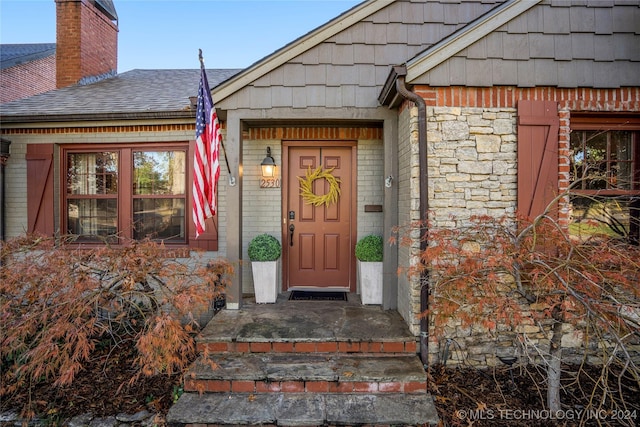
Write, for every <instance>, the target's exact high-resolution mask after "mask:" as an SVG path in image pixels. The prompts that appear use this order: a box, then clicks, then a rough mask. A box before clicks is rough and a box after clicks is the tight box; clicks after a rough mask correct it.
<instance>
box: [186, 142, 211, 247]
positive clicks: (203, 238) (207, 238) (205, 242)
mask: <svg viewBox="0 0 640 427" xmlns="http://www.w3.org/2000/svg"><path fill="white" fill-rule="evenodd" d="M194 150H195V141H191V142H189V159H190V160H191V161H190V165H191V166H190V168H189V171H187V174H188V175H189V187H188V188H187V194H188V195H189V196H188V197H187V209H186V211H187V223H188V224H189V247H190V248H192V249H203V250H205V251H217V250H218V215H214V217H213V218H209V219H207V221H206V222H205V225H206V227H205V232H204V233H202V234H201V235H200V236H198V238H197V239H196V225H195V223H194V222H193V215H192V209H193V155H194ZM216 197H218V195H217V194H216Z"/></svg>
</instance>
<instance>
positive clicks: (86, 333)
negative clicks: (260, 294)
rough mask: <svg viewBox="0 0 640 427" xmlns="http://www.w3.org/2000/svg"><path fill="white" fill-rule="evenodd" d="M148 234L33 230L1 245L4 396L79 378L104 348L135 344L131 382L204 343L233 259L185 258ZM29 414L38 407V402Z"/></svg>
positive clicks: (185, 358) (164, 370) (180, 365)
mask: <svg viewBox="0 0 640 427" xmlns="http://www.w3.org/2000/svg"><path fill="white" fill-rule="evenodd" d="M173 255H174V254H172V252H171V251H170V250H168V249H167V248H166V247H164V246H163V245H162V244H159V243H156V242H151V241H141V242H135V241H132V242H127V244H126V245H122V246H117V247H114V246H109V245H106V246H102V247H95V248H86V247H82V246H78V245H74V244H68V242H67V241H65V240H64V239H60V238H58V239H53V238H45V237H38V236H26V237H22V238H18V239H14V240H11V241H8V242H6V243H4V244H3V245H2V248H1V252H0V260H1V263H2V264H1V265H0V321H1V322H2V325H3V327H2V328H1V329H0V344H1V345H0V357H1V361H2V388H0V396H1V397H2V398H3V399H4V398H9V397H11V396H19V395H23V394H25V393H29V391H30V390H31V389H32V388H33V387H35V386H37V385H38V384H40V383H42V382H52V383H53V385H54V386H63V385H68V384H71V383H72V382H73V380H74V378H75V376H76V374H77V373H78V372H79V371H80V370H81V369H82V368H83V365H84V364H85V363H87V361H89V360H90V359H91V357H92V354H94V352H96V350H97V349H100V350H103V349H104V346H108V347H110V348H111V349H112V351H117V350H118V348H127V349H130V348H135V351H136V358H135V366H133V367H132V373H131V378H129V381H128V382H129V383H130V384H131V383H135V382H136V381H137V380H138V379H139V378H140V377H141V376H149V375H155V374H167V375H171V374H173V373H175V372H180V371H181V370H182V369H184V368H185V367H186V365H187V364H188V363H189V360H190V357H191V356H192V355H193V353H194V351H195V341H194V333H195V332H196V331H197V330H198V328H199V327H200V325H199V324H198V321H197V319H198V315H199V314H200V313H201V312H202V311H203V310H204V311H206V310H207V309H209V308H210V307H211V306H212V303H213V301H214V300H215V299H216V297H217V296H218V295H219V294H220V293H221V292H223V290H224V288H225V286H226V285H227V283H226V278H225V277H226V276H228V275H229V274H230V273H232V267H231V265H230V264H229V263H228V262H226V261H224V260H216V261H210V262H209V263H207V262H205V261H204V260H202V259H201V258H200V257H198V256H193V257H190V258H176V257H174V256H173ZM23 415H25V416H33V415H35V414H33V412H32V410H31V409H30V408H29V407H25V408H24V409H23Z"/></svg>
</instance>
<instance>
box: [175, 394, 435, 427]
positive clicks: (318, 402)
mask: <svg viewBox="0 0 640 427" xmlns="http://www.w3.org/2000/svg"><path fill="white" fill-rule="evenodd" d="M167 421H168V422H169V423H171V424H172V425H184V424H200V425H203V424H213V425H224V424H227V425H229V424H231V425H278V426H326V425H358V424H360V425H363V424H364V425H366V424H375V425H402V426H418V425H425V424H427V425H436V424H437V423H438V416H437V413H436V410H435V406H434V404H433V401H432V399H431V396H429V395H425V394H423V395H406V394H347V393H314V394H309V393H263V394H252V393H251V394H250V393H234V394H232V395H229V394H219V393H211V394H202V395H199V394H197V393H185V394H184V395H182V397H181V398H180V400H179V401H178V403H176V404H175V405H173V406H172V407H171V409H170V411H169V414H168V416H167Z"/></svg>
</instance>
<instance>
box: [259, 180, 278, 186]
mask: <svg viewBox="0 0 640 427" xmlns="http://www.w3.org/2000/svg"><path fill="white" fill-rule="evenodd" d="M260 188H280V179H278V178H260Z"/></svg>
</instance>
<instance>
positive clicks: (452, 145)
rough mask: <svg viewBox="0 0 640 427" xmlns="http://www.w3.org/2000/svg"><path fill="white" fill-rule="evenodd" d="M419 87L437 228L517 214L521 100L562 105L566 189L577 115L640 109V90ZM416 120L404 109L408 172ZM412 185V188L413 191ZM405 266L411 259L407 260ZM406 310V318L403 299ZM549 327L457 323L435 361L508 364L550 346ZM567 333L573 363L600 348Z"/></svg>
mask: <svg viewBox="0 0 640 427" xmlns="http://www.w3.org/2000/svg"><path fill="white" fill-rule="evenodd" d="M416 92H417V93H419V94H420V95H421V96H422V97H423V99H424V100H425V102H426V104H427V145H428V168H429V191H428V192H429V208H430V217H429V218H430V221H431V223H432V224H431V225H432V226H433V227H456V226H459V225H464V224H465V222H466V221H468V220H469V218H470V217H471V216H472V215H476V214H481V215H491V216H495V217H501V216H504V215H507V216H513V217H514V218H515V211H516V207H517V206H516V201H517V126H516V117H517V102H518V100H521V99H529V100H548V101H555V102H557V103H558V114H559V119H560V128H559V147H558V154H559V164H558V182H559V188H560V191H562V190H564V189H567V188H568V185H569V155H570V153H569V135H570V132H571V113H572V112H575V111H578V112H621V111H624V112H636V113H637V112H640V88H636V87H632V88H617V89H586V88H578V89H557V88H542V87H540V88H513V87H490V88H464V87H446V88H430V87H426V86H425V87H417V88H416ZM452 105H453V106H452ZM413 117H414V116H413V115H412V116H411V119H413ZM409 120H410V119H409V118H408V117H407V116H406V115H405V113H401V117H400V123H401V125H400V129H401V131H400V138H399V140H400V144H401V147H400V150H401V154H400V158H401V164H400V170H401V171H402V170H403V168H404V167H406V164H405V165H403V163H402V159H403V156H402V152H403V151H402V150H403V149H404V148H403V147H404V146H403V145H402V144H406V142H405V139H406V137H405V136H404V132H405V131H404V130H403V126H402V123H409ZM405 163H406V162H405ZM410 163H411V167H415V166H417V164H418V163H417V159H415V158H412V160H411V162H410ZM412 185H413V184H412ZM412 185H410V186H409V187H410V188H411V189H412V191H413V186H412ZM416 197H417V196H416ZM401 200H402V195H401ZM405 203H406V202H405ZM561 208H562V209H561V211H560V221H561V223H565V224H566V221H567V218H568V208H567V206H563V207H561ZM405 210H406V209H405ZM400 211H401V218H405V217H406V216H407V215H406V214H405V215H402V213H403V212H404V211H403V208H402V205H401V207H400ZM401 257H402V258H405V259H406V258H407V257H408V255H407V253H406V252H405V253H403V255H401ZM401 261H402V259H401ZM401 265H404V264H403V263H402V262H401ZM416 286H417V283H415V281H414V283H413V284H405V285H402V286H401V287H406V288H409V289H410V290H411V291H413V290H415V289H416ZM400 293H406V290H404V289H401V290H400ZM399 307H400V310H401V313H403V316H405V319H406V318H407V315H406V314H404V312H403V311H404V310H403V309H402V304H400V300H399ZM419 309H420V306H419V300H417V299H413V298H411V307H410V310H409V313H410V315H416V314H418V313H419ZM410 325H411V323H410ZM412 330H413V329H412ZM549 331H550V326H549V325H538V324H534V322H533V320H531V321H528V322H527V321H524V322H522V324H520V325H519V326H518V327H517V328H516V330H515V331H500V333H498V334H495V335H492V334H490V333H488V331H486V330H483V329H482V328H480V327H477V328H462V327H461V325H459V324H457V325H456V324H452V325H450V328H449V333H448V334H447V336H446V337H445V339H441V340H440V342H438V341H436V340H435V339H433V337H431V338H430V342H429V358H430V362H431V363H436V362H445V358H446V363H447V364H449V365H455V364H467V365H495V364H499V363H501V362H499V360H498V359H497V357H496V354H497V353H500V352H504V351H516V349H518V351H520V352H522V351H527V350H528V351H530V354H536V351H535V349H534V347H541V348H543V349H544V348H548V345H549V336H550V335H549ZM564 332H565V334H564V336H563V339H562V345H563V347H564V348H565V350H564V352H565V355H566V357H567V359H566V360H572V359H571V358H572V357H575V358H574V359H573V361H579V360H580V358H581V357H582V355H583V354H584V353H585V350H586V351H587V352H588V354H590V355H591V354H593V353H591V352H592V351H593V352H594V353H595V351H596V350H597V349H596V348H591V347H588V348H586V349H585V343H584V341H583V340H582V336H581V334H580V331H575V329H574V328H573V327H572V326H571V325H564ZM589 357H591V356H589ZM593 357H594V358H593V359H591V361H594V362H595V361H596V360H597V358H595V356H593Z"/></svg>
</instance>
